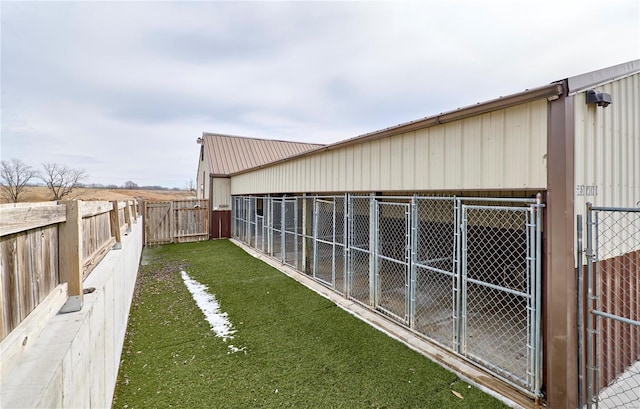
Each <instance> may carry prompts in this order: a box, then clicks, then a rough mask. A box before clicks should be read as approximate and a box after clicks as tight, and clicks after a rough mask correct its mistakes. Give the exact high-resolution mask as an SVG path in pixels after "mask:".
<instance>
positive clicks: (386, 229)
mask: <svg viewBox="0 0 640 409" xmlns="http://www.w3.org/2000/svg"><path fill="white" fill-rule="evenodd" d="M374 204H375V215H376V219H375V236H374V241H375V244H376V245H375V257H374V263H375V264H374V269H373V274H374V281H375V293H374V305H375V308H377V309H378V310H380V311H381V312H383V313H384V314H386V315H390V316H391V317H392V318H395V319H396V320H397V321H399V322H401V323H403V324H405V325H408V324H409V302H408V295H409V260H410V254H411V239H410V237H411V236H410V229H409V225H410V224H409V220H410V218H409V214H410V213H409V204H407V203H396V202H382V201H378V200H376V201H375V202H374Z"/></svg>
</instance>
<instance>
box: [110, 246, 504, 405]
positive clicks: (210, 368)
mask: <svg viewBox="0 0 640 409" xmlns="http://www.w3.org/2000/svg"><path fill="white" fill-rule="evenodd" d="M143 264H146V265H143V266H141V269H140V272H139V277H138V283H137V286H136V293H135V296H134V301H133V305H132V309H131V314H130V318H129V327H128V332H127V337H126V339H125V345H124V350H123V353H122V362H121V366H120V373H119V375H118V384H117V387H116V393H115V397H114V403H113V407H114V408H153V407H163V408H164V407H184V408H193V407H207V408H256V407H263V408H267V407H268V408H271V407H292V408H502V407H505V406H504V405H503V404H502V403H501V402H499V401H497V400H496V399H494V398H492V397H490V396H489V395H486V394H484V393H483V392H481V391H480V390H478V389H477V388H475V387H470V386H469V385H468V384H467V383H465V382H463V381H461V380H459V379H458V378H457V376H456V375H454V374H453V373H451V372H448V371H446V370H445V369H442V368H441V367H440V366H438V365H436V364H435V363H432V362H431V361H429V360H428V359H427V358H425V357H423V356H422V355H420V354H418V353H417V352H415V351H413V350H411V349H409V348H407V347H406V346H404V345H403V344H401V343H399V342H397V341H395V340H394V339H392V338H390V337H389V336H387V335H385V334H384V333H382V332H380V331H378V330H376V329H374V328H372V327H370V326H369V325H367V324H365V323H364V322H362V321H360V320H359V319H357V318H355V317H353V316H351V315H350V314H349V313H347V312H345V311H343V310H342V309H340V308H338V307H336V306H335V305H334V304H333V303H331V302H330V301H328V300H326V299H325V298H323V297H321V296H319V295H317V294H316V293H314V292H313V291H311V290H309V289H307V288H306V287H304V286H303V285H301V284H299V283H298V282H296V281H295V280H293V279H291V278H289V277H287V276H286V275H284V274H283V273H281V272H279V271H278V270H275V269H273V268H271V267H270V266H268V265H266V264H264V263H263V262H261V261H259V260H257V259H255V258H253V257H251V256H250V255H248V254H246V253H245V252H244V251H243V250H241V249H240V248H238V247H236V246H234V245H233V244H232V243H230V242H228V241H208V242H200V243H189V244H175V245H166V246H159V247H152V248H146V249H145V250H144V254H143ZM181 270H185V271H187V272H188V273H189V274H190V275H191V277H192V278H193V279H194V280H197V281H199V282H200V283H203V284H205V285H207V286H208V287H209V292H211V293H213V294H215V297H216V298H217V300H218V302H219V303H220V307H221V309H222V310H223V311H226V312H227V313H228V317H229V319H230V320H231V322H232V323H233V325H234V328H235V329H236V330H237V332H236V333H235V334H234V336H235V338H234V339H233V340H232V341H228V342H227V343H225V342H223V340H222V339H221V338H219V337H217V336H216V335H215V333H214V332H212V331H211V328H210V326H209V323H208V322H207V321H205V319H204V314H203V313H202V312H201V310H200V309H199V308H198V306H197V305H196V302H195V301H194V300H193V298H192V296H191V294H190V293H189V291H188V290H187V288H186V286H185V284H184V282H183V281H182V278H181V275H180V271H181ZM229 343H232V344H233V345H235V346H237V347H239V348H245V351H246V352H245V351H241V352H236V353H232V352H231V350H230V349H229V348H228V345H229ZM453 391H455V392H457V393H458V394H459V395H460V396H462V399H461V398H460V397H458V396H456V394H454V393H453Z"/></svg>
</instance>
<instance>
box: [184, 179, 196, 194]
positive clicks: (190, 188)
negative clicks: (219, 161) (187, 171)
mask: <svg viewBox="0 0 640 409" xmlns="http://www.w3.org/2000/svg"><path fill="white" fill-rule="evenodd" d="M186 188H187V190H188V191H189V192H194V191H195V190H196V184H195V183H194V182H193V178H192V179H189V180H188V181H187V183H186Z"/></svg>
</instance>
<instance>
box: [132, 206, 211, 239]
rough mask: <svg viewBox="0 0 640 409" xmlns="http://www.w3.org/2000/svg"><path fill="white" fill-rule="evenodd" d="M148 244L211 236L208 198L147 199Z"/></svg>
mask: <svg viewBox="0 0 640 409" xmlns="http://www.w3.org/2000/svg"><path fill="white" fill-rule="evenodd" d="M144 231H145V235H144V237H145V239H144V244H145V245H153V244H167V243H184V242H189V241H202V240H208V239H209V213H208V210H207V200H206V199H193V200H173V201H148V202H144Z"/></svg>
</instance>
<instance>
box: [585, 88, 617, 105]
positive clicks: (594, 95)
mask: <svg viewBox="0 0 640 409" xmlns="http://www.w3.org/2000/svg"><path fill="white" fill-rule="evenodd" d="M610 103H611V94H607V93H606V92H600V91H596V90H595V89H590V90H587V104H596V105H598V106H599V107H603V108H606V107H608V106H609V104H610Z"/></svg>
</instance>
